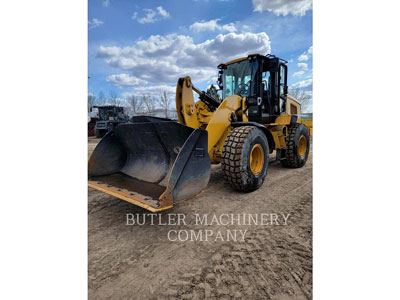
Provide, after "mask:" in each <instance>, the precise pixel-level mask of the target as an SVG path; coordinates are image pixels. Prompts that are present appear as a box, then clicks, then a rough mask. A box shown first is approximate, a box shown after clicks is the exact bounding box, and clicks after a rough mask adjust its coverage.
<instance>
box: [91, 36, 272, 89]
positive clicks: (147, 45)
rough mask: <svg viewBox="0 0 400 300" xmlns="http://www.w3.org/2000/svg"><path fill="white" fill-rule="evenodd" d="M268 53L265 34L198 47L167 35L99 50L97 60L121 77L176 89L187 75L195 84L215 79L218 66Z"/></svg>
mask: <svg viewBox="0 0 400 300" xmlns="http://www.w3.org/2000/svg"><path fill="white" fill-rule="evenodd" d="M270 49H271V47H270V40H269V37H268V35H267V34H266V33H265V32H260V33H250V32H248V33H241V34H236V33H227V34H219V35H217V36H216V37H215V38H213V39H210V40H206V41H205V42H203V43H198V44H196V43H194V42H193V39H192V38H191V37H189V36H184V35H177V34H170V35H166V36H160V35H153V36H150V37H149V38H148V39H146V40H139V41H137V42H136V43H134V44H133V45H131V46H127V47H123V48H121V47H117V46H113V47H106V46H100V47H99V50H98V52H97V57H98V58H101V59H104V60H105V62H106V63H107V64H109V65H110V66H111V67H114V68H116V69H117V70H120V71H122V72H121V73H124V74H125V73H129V74H130V77H129V78H131V77H132V78H137V79H139V80H144V81H147V82H148V83H149V84H154V85H160V84H167V85H168V84H174V85H175V83H176V81H177V80H178V78H179V77H183V76H187V75H190V76H191V77H192V80H193V81H194V82H202V81H206V80H209V79H210V78H212V77H215V76H216V74H217V66H218V64H220V63H223V62H227V61H229V60H232V59H235V58H238V57H243V56H247V55H248V54H250V53H257V52H258V53H262V54H267V53H270ZM129 80H130V81H131V80H133V79H129ZM131 82H134V81H131Z"/></svg>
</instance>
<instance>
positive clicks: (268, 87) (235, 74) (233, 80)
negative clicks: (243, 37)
mask: <svg viewBox="0 0 400 300" xmlns="http://www.w3.org/2000/svg"><path fill="white" fill-rule="evenodd" d="M286 64H287V61H285V60H283V59H280V58H278V57H276V56H274V55H270V54H268V55H266V56H264V55H260V54H251V55H249V56H247V57H244V58H240V59H236V60H233V61H230V62H228V63H226V64H220V65H219V66H218V69H219V77H218V86H219V88H220V89H221V90H222V98H223V99H225V98H226V97H228V96H230V95H238V96H241V97H246V110H247V114H248V118H249V121H256V122H271V121H273V120H274V119H276V117H277V116H279V115H280V114H283V113H285V109H286V100H287V90H288V88H287V65H286Z"/></svg>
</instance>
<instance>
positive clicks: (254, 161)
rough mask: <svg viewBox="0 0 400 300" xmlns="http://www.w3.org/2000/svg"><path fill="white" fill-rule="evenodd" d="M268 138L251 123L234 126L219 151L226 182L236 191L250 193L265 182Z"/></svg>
mask: <svg viewBox="0 0 400 300" xmlns="http://www.w3.org/2000/svg"><path fill="white" fill-rule="evenodd" d="M268 153H269V149H268V140H267V137H266V136H265V134H264V133H263V132H262V131H261V129H259V128H257V127H254V126H243V127H237V128H234V129H233V130H232V131H231V132H230V133H229V135H228V137H227V138H226V140H225V144H224V148H223V150H222V163H221V165H222V171H223V173H224V178H225V181H226V182H228V183H229V184H230V185H231V186H232V187H233V188H234V189H235V190H238V191H241V192H252V191H255V190H257V189H258V188H259V187H260V186H261V185H262V184H263V182H264V179H265V177H266V176H267V169H268Z"/></svg>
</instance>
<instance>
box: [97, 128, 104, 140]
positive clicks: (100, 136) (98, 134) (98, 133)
mask: <svg viewBox="0 0 400 300" xmlns="http://www.w3.org/2000/svg"><path fill="white" fill-rule="evenodd" d="M103 136H104V131H103V130H99V129H96V137H97V138H102V137H103Z"/></svg>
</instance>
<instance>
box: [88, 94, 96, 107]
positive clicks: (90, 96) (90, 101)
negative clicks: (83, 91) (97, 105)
mask: <svg viewBox="0 0 400 300" xmlns="http://www.w3.org/2000/svg"><path fill="white" fill-rule="evenodd" d="M95 101H96V96H95V95H93V94H88V110H89V111H90V108H92V107H93V105H94V102H95Z"/></svg>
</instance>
